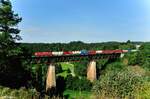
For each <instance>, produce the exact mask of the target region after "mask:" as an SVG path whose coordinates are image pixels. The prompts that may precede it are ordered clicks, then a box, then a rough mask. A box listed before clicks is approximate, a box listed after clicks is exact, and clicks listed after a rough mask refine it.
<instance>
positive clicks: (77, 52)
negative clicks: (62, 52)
mask: <svg viewBox="0 0 150 99" xmlns="http://www.w3.org/2000/svg"><path fill="white" fill-rule="evenodd" d="M72 53H73V54H80V53H81V51H72Z"/></svg>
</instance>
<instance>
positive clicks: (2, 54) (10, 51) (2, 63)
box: [0, 0, 26, 87]
mask: <svg viewBox="0 0 150 99" xmlns="http://www.w3.org/2000/svg"><path fill="white" fill-rule="evenodd" d="M21 20H22V19H21V18H20V17H19V16H18V14H15V13H14V11H13V10H12V5H11V2H10V0H0V84H1V85H6V86H10V87H19V86H21V85H23V83H25V76H24V75H26V72H25V71H24V68H23V67H22V62H21V61H20V59H18V58H17V57H19V55H20V54H21V53H22V49H21V47H20V46H19V44H18V43H16V41H18V40H21V37H20V36H19V32H20V30H19V29H18V26H17V25H18V23H19V22H21Z"/></svg>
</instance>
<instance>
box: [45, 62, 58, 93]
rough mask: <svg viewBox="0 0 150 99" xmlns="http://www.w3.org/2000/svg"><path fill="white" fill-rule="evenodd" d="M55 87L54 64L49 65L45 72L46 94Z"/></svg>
mask: <svg viewBox="0 0 150 99" xmlns="http://www.w3.org/2000/svg"><path fill="white" fill-rule="evenodd" d="M55 87H56V74H55V66H54V64H50V65H49V66H48V70H47V79H46V92H48V91H50V90H51V89H54V88H55Z"/></svg>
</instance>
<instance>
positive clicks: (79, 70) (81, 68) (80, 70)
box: [74, 60, 88, 76]
mask: <svg viewBox="0 0 150 99" xmlns="http://www.w3.org/2000/svg"><path fill="white" fill-rule="evenodd" d="M87 64H88V61H87V60H82V61H81V62H77V63H74V66H75V68H74V71H75V74H76V75H77V76H86V72H87Z"/></svg>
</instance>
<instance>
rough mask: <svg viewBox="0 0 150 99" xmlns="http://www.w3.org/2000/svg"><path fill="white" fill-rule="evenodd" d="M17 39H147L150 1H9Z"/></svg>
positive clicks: (34, 41)
mask: <svg viewBox="0 0 150 99" xmlns="http://www.w3.org/2000/svg"><path fill="white" fill-rule="evenodd" d="M11 1H12V5H13V10H14V11H15V13H18V14H19V16H20V17H22V19H23V20H22V22H21V23H19V25H18V27H19V29H20V30H21V32H20V35H21V37H22V39H23V40H22V41H21V42H30V43H42V42H43V43H54V42H56V43H57V42H62V43H64V42H65V43H66V42H70V41H83V42H106V41H127V40H131V41H150V0H11Z"/></svg>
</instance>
